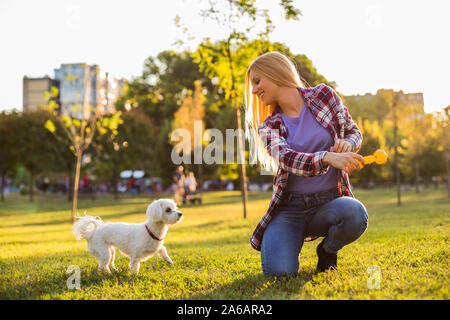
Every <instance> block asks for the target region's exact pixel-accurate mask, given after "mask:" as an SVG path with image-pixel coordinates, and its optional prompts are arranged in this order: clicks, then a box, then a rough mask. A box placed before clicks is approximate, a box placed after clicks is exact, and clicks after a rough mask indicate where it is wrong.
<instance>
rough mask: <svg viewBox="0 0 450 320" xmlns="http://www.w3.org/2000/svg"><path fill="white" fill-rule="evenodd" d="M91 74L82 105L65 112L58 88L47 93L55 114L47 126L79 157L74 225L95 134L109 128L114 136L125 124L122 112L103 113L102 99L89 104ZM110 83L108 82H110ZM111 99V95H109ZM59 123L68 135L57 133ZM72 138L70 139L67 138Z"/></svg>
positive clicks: (76, 168)
mask: <svg viewBox="0 0 450 320" xmlns="http://www.w3.org/2000/svg"><path fill="white" fill-rule="evenodd" d="M90 77H91V73H90V72H87V71H85V72H84V81H83V84H84V90H83V93H84V96H83V100H82V103H74V104H72V105H71V106H70V107H68V108H67V109H65V110H62V108H61V106H60V105H59V104H58V103H57V102H56V101H55V98H56V97H57V96H58V94H59V92H58V89H57V88H56V87H52V89H51V91H50V92H47V93H46V97H47V99H48V101H49V103H48V109H49V110H50V112H51V114H52V115H51V117H50V118H49V119H48V120H47V121H46V123H45V127H46V128H47V129H48V130H49V131H50V132H52V133H53V134H54V136H55V137H56V138H57V139H59V140H60V141H61V142H65V141H69V142H70V144H69V145H68V147H69V149H70V150H71V151H72V152H73V154H74V156H75V157H76V166H75V181H74V192H73V202H72V215H71V221H72V223H73V222H74V220H75V213H76V210H77V202H78V187H79V181H80V170H81V159H82V156H83V152H84V151H85V150H86V149H87V148H88V147H89V145H90V144H91V142H92V139H93V137H94V134H95V131H96V130H99V131H100V134H103V133H106V132H107V130H106V128H109V129H110V130H111V132H112V134H117V130H116V129H117V126H118V125H119V124H120V122H121V121H122V120H121V119H120V115H121V113H120V112H116V113H114V114H112V115H105V114H102V112H101V108H102V106H103V105H102V103H101V101H102V99H101V98H102V97H97V99H96V100H97V105H96V106H93V105H91V104H90V103H89V96H90V93H91V87H90V86H91V79H90ZM68 79H69V81H72V80H70V79H72V77H70V74H69V75H68ZM106 81H107V80H106ZM105 96H106V97H107V93H106V94H105ZM55 122H59V125H60V127H61V128H63V130H64V133H65V135H64V136H60V135H58V134H57V131H56V126H55ZM66 138H68V140H67V139H66Z"/></svg>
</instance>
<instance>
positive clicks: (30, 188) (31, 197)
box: [28, 171, 34, 202]
mask: <svg viewBox="0 0 450 320" xmlns="http://www.w3.org/2000/svg"><path fill="white" fill-rule="evenodd" d="M33 181H34V174H33V172H32V171H30V187H29V189H28V190H29V193H30V202H32V201H33V189H34V188H33Z"/></svg>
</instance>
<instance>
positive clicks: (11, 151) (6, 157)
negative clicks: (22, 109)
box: [0, 111, 19, 201]
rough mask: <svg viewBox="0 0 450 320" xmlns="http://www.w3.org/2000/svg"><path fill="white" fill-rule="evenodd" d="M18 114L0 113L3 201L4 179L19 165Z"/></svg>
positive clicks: (0, 190) (2, 194)
mask: <svg viewBox="0 0 450 320" xmlns="http://www.w3.org/2000/svg"><path fill="white" fill-rule="evenodd" d="M18 120H19V113H17V112H16V111H12V112H10V113H7V112H6V111H3V112H1V113H0V159H1V161H0V176H1V181H0V184H1V189H0V193H1V200H2V201H4V200H5V198H4V188H5V178H6V176H7V175H8V174H12V173H13V172H14V170H15V169H16V168H17V167H18V165H19V152H18V149H17V145H18V141H17V133H18Z"/></svg>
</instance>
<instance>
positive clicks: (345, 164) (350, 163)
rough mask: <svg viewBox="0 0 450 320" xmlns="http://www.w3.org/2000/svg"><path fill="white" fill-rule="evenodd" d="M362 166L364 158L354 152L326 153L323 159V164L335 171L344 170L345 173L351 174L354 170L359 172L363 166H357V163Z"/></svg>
mask: <svg viewBox="0 0 450 320" xmlns="http://www.w3.org/2000/svg"><path fill="white" fill-rule="evenodd" d="M357 160H358V161H360V162H361V164H363V165H364V157H363V156H361V155H359V154H357V153H354V152H344V153H336V152H331V151H330V152H327V153H326V154H325V157H324V158H323V163H324V164H326V165H327V164H329V165H331V166H333V167H335V168H337V169H341V170H344V171H345V172H347V173H351V172H352V171H354V170H357V171H359V170H361V169H362V168H363V166H361V165H360V164H359V162H358V161H357Z"/></svg>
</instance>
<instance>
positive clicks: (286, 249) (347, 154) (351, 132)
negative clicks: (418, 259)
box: [245, 52, 368, 276]
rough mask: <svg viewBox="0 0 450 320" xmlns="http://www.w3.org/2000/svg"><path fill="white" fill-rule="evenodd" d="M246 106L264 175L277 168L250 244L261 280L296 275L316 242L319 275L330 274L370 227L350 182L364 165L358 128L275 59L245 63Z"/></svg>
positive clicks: (336, 101) (338, 104)
mask: <svg viewBox="0 0 450 320" xmlns="http://www.w3.org/2000/svg"><path fill="white" fill-rule="evenodd" d="M245 98H246V124H247V126H248V127H249V128H250V138H249V139H250V140H251V141H250V142H251V144H250V145H252V144H253V145H254V146H256V148H255V149H256V155H257V159H258V160H259V162H260V163H261V164H262V166H263V167H264V168H269V167H271V166H272V167H275V168H277V173H276V176H275V178H274V182H273V196H272V200H271V202H270V204H269V208H268V210H267V212H266V213H265V215H264V216H263V217H262V219H261V221H260V222H259V224H258V225H257V227H256V229H255V230H254V232H253V235H252V237H251V239H250V242H251V245H252V247H253V248H254V249H256V250H258V251H261V265H262V270H263V273H264V275H266V276H278V275H284V274H287V275H295V274H297V272H298V268H299V255H300V251H301V249H302V246H303V243H304V241H311V240H314V239H317V238H318V237H324V239H323V240H322V241H321V242H320V244H319V245H318V246H317V248H316V252H317V256H318V263H317V271H318V272H322V271H325V270H328V269H330V268H331V269H333V268H336V267H337V253H338V251H339V250H340V249H342V247H344V246H346V245H348V244H350V243H352V242H354V241H355V240H356V239H358V238H359V237H360V236H361V235H362V234H363V233H364V231H365V230H366V229H367V225H368V215H367V210H366V208H365V207H364V205H363V204H362V203H361V202H360V201H358V200H357V199H355V198H354V196H353V194H352V192H351V186H350V181H349V177H348V174H349V173H351V172H352V171H354V170H360V169H361V166H360V164H359V162H361V163H362V164H363V163H364V159H363V157H362V156H361V155H359V154H357V153H356V152H357V151H358V150H359V148H360V146H361V142H362V134H361V132H360V130H359V128H358V126H357V125H356V123H355V122H354V121H353V120H352V117H351V116H350V114H349V112H348V110H347V108H346V107H345V106H344V105H343V103H342V101H341V99H340V98H339V96H338V95H337V94H336V92H335V91H334V90H333V89H332V88H330V87H329V86H327V85H325V84H319V85H317V86H316V87H313V88H306V87H305V85H303V83H302V82H301V80H300V77H299V74H298V73H297V71H296V68H295V66H294V65H293V63H292V61H291V60H290V59H289V58H288V57H286V56H285V55H283V54H281V53H279V52H269V53H266V54H263V55H261V56H259V57H258V58H256V59H255V60H254V61H253V62H252V63H251V65H250V66H249V68H248V70H247V74H246V93H245ZM358 161H359V162H358Z"/></svg>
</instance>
